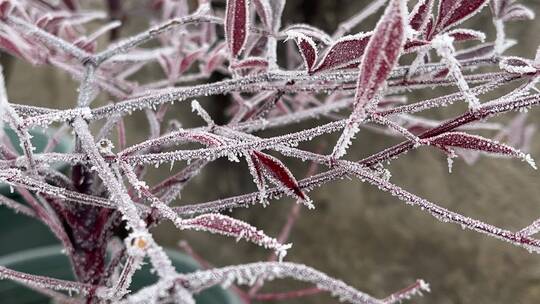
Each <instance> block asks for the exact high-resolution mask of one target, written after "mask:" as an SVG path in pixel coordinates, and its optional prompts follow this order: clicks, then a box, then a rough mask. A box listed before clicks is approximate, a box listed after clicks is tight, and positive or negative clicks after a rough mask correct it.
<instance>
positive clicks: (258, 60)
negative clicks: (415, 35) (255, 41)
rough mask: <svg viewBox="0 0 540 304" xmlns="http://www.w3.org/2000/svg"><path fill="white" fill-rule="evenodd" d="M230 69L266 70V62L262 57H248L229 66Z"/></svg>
mask: <svg viewBox="0 0 540 304" xmlns="http://www.w3.org/2000/svg"><path fill="white" fill-rule="evenodd" d="M231 68H232V69H266V68H268V61H267V60H266V59H264V58H262V57H249V58H246V59H244V60H241V61H238V62H237V63H235V64H233V65H231Z"/></svg>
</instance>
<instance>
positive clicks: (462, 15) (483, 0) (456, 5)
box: [435, 0, 489, 33]
mask: <svg viewBox="0 0 540 304" xmlns="http://www.w3.org/2000/svg"><path fill="white" fill-rule="evenodd" d="M488 2H489V1H488V0H467V1H462V0H440V1H439V11H438V16H437V22H436V23H435V33H441V32H443V31H445V30H447V29H449V28H450V27H453V26H455V25H457V24H459V23H461V22H463V21H465V20H467V19H469V18H470V17H472V16H473V15H474V14H476V13H478V12H479V11H480V10H481V9H482V8H483V7H484V6H485V5H486V4H488Z"/></svg>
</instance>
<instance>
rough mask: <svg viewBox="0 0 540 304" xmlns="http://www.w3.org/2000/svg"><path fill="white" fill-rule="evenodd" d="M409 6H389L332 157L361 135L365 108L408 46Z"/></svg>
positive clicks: (400, 3) (363, 63) (362, 66)
mask: <svg viewBox="0 0 540 304" xmlns="http://www.w3.org/2000/svg"><path fill="white" fill-rule="evenodd" d="M406 22H407V7H406V6H405V1H403V0H393V1H391V2H390V3H389V4H388V7H387V8H386V10H385V12H384V15H383V16H382V17H381V19H380V20H379V22H378V23H377V26H376V27H375V30H374V31H373V35H372V36H371V38H370V39H369V42H368V45H367V47H366V51H365V54H364V56H363V57H362V61H361V63H360V71H359V74H358V82H357V84H356V93H355V97H354V105H353V113H352V114H351V116H350V117H349V119H348V122H347V125H346V126H345V129H344V130H343V134H341V136H340V138H339V139H338V142H337V143H336V146H335V147H334V151H333V152H332V156H333V157H334V158H340V157H341V156H343V155H344V154H345V153H346V149H347V147H348V146H349V144H350V142H351V139H352V138H353V137H354V135H355V134H356V132H358V126H359V123H360V122H362V121H363V120H364V119H365V116H366V109H365V107H366V105H367V104H368V103H369V102H370V101H371V100H373V99H374V97H375V96H376V94H377V93H378V92H379V90H380V89H381V88H382V87H383V86H384V83H385V82H386V79H387V78H388V76H389V75H390V73H391V72H392V69H393V68H394V66H395V65H396V64H397V62H398V58H399V55H400V53H401V50H402V48H403V45H404V43H405V27H406Z"/></svg>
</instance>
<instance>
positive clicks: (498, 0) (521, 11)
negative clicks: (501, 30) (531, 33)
mask: <svg viewBox="0 0 540 304" xmlns="http://www.w3.org/2000/svg"><path fill="white" fill-rule="evenodd" d="M489 4H490V8H491V11H492V12H493V16H494V17H495V18H496V19H500V20H502V21H504V22H508V21H519V20H532V19H534V15H535V14H534V11H532V10H531V9H529V8H528V7H526V6H524V5H522V4H519V3H516V2H515V1H513V0H491V1H490V3H489Z"/></svg>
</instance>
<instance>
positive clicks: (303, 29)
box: [282, 23, 332, 45]
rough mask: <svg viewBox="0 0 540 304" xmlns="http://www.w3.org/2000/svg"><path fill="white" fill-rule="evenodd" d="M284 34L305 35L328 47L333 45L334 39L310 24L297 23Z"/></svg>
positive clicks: (287, 28) (286, 29)
mask: <svg viewBox="0 0 540 304" xmlns="http://www.w3.org/2000/svg"><path fill="white" fill-rule="evenodd" d="M282 32H283V33H285V34H287V35H290V36H296V35H298V34H303V35H306V36H308V37H310V38H311V39H314V40H318V41H320V42H322V43H324V44H327V45H328V44H330V43H332V38H331V37H330V36H328V34H327V33H325V32H324V31H322V30H320V29H318V28H316V27H314V26H311V25H309V24H303V23H297V24H293V25H289V26H287V27H286V28H285V29H284V30H283V31H282Z"/></svg>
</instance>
